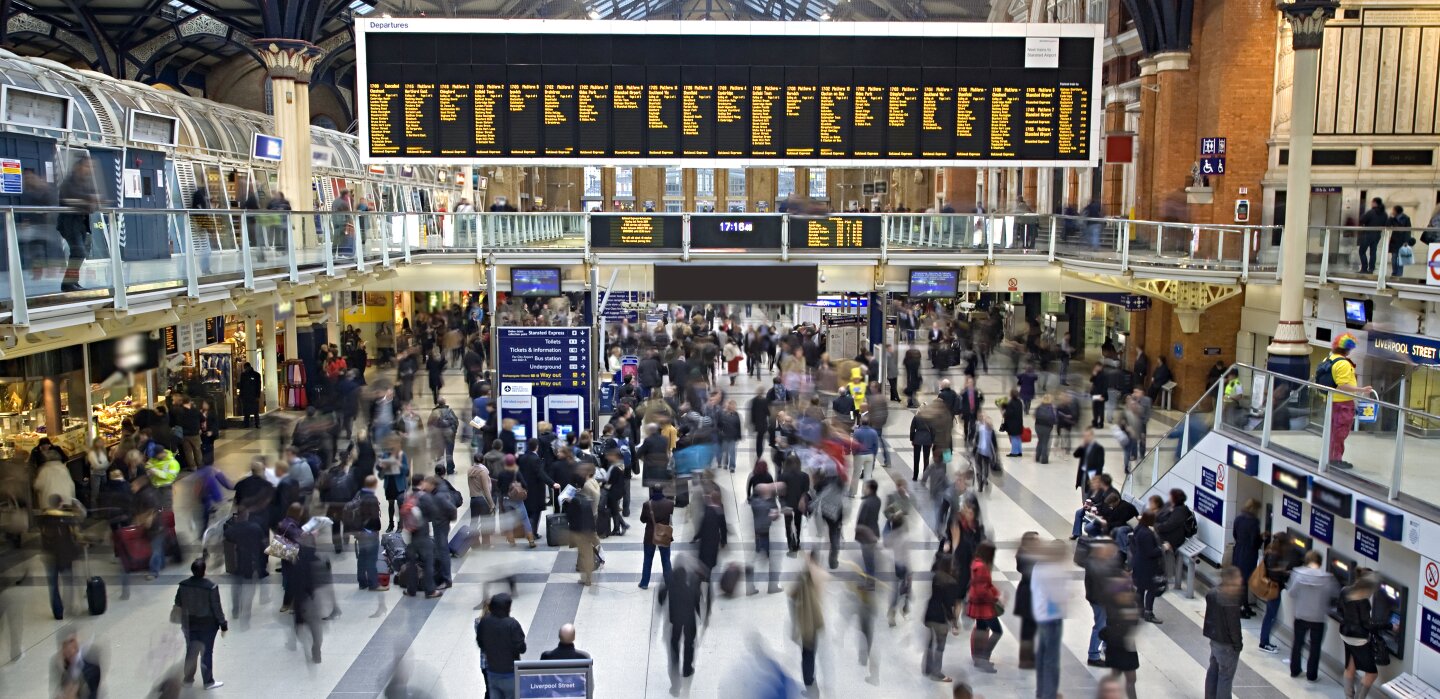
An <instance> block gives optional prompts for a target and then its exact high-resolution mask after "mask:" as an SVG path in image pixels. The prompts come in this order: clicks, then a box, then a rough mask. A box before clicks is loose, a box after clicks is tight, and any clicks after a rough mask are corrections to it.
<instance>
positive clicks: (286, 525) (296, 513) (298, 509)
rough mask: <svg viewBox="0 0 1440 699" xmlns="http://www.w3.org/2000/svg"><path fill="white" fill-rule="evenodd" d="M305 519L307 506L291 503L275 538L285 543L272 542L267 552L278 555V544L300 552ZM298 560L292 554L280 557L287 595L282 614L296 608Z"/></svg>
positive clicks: (283, 583) (282, 603)
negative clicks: (301, 524)
mask: <svg viewBox="0 0 1440 699" xmlns="http://www.w3.org/2000/svg"><path fill="white" fill-rule="evenodd" d="M305 519H306V517H305V506H304V505H301V504H300V503H298V502H292V503H290V509H288V510H286V511H285V518H284V519H282V520H280V524H278V525H276V527H275V537H276V538H278V539H284V542H271V545H270V547H269V548H268V549H266V551H265V552H266V553H268V554H270V555H272V556H275V555H277V551H279V550H280V549H279V548H277V546H276V544H277V543H284V544H288V545H287V546H285V548H287V549H288V548H291V547H294V548H295V550H296V551H297V552H298V551H299V548H298V547H299V545H300V537H301V536H303V535H304V532H302V531H301V529H300V522H301V521H303V520H305ZM287 556H288V557H287ZM298 560H299V558H298V557H296V556H291V555H290V554H286V555H283V556H280V586H281V589H282V590H283V591H284V593H285V594H284V597H282V598H281V600H280V613H281V614H285V613H288V612H290V611H291V610H292V609H293V608H294V603H295V593H296V589H295V588H296V570H295V564H296V561H298Z"/></svg>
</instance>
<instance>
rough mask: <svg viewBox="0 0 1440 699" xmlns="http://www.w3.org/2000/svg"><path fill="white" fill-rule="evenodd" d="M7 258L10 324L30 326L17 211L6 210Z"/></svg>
mask: <svg viewBox="0 0 1440 699" xmlns="http://www.w3.org/2000/svg"><path fill="white" fill-rule="evenodd" d="M4 226H5V258H6V260H7V261H8V262H9V264H10V275H9V276H10V322H11V323H13V324H14V325H22V326H23V325H29V324H30V304H29V299H27V298H25V267H24V266H23V265H21V263H20V230H19V229H18V228H17V227H16V226H15V210H14V209H6V210H5V222H4Z"/></svg>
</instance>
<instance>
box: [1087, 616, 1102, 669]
mask: <svg viewBox="0 0 1440 699" xmlns="http://www.w3.org/2000/svg"><path fill="white" fill-rule="evenodd" d="M1090 612H1091V613H1092V614H1093V615H1094V617H1095V625H1094V626H1091V627H1090V655H1089V658H1088V659H1090V660H1099V659H1100V647H1101V646H1103V645H1104V643H1102V642H1101V641H1100V632H1101V631H1104V630H1105V607H1104V605H1099V604H1093V603H1092V604H1091V605H1090Z"/></svg>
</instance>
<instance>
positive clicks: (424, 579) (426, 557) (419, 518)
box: [400, 475, 444, 599]
mask: <svg viewBox="0 0 1440 699" xmlns="http://www.w3.org/2000/svg"><path fill="white" fill-rule="evenodd" d="M411 484H412V488H413V489H412V490H411V491H410V494H409V495H408V496H406V498H405V504H403V505H401V506H400V526H401V528H403V529H404V530H405V531H407V532H409V533H410V551H412V552H414V554H415V561H414V562H413V563H409V564H408V565H413V566H414V567H415V570H414V571H413V572H412V573H411V574H410V576H409V579H408V580H406V584H405V594H406V595H408V596H410V597H414V596H415V588H416V587H420V588H424V590H425V599H435V598H437V597H439V596H440V595H442V594H444V593H442V592H440V591H438V590H436V589H435V540H434V539H432V538H431V537H430V522H431V521H433V520H434V519H436V517H435V498H434V497H433V496H432V495H431V493H433V492H434V491H435V478H434V477H433V476H431V477H429V478H426V477H425V476H419V475H417V476H415V477H414V480H413V481H412V482H411Z"/></svg>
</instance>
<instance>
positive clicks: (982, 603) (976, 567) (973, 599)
mask: <svg viewBox="0 0 1440 699" xmlns="http://www.w3.org/2000/svg"><path fill="white" fill-rule="evenodd" d="M998 601H1000V591H999V590H997V589H995V583H994V582H992V581H991V580H990V566H987V565H985V562H984V561H981V560H978V559H977V560H975V561H973V562H972V563H971V564H970V594H969V595H968V596H967V597H966V602H965V616H968V617H970V618H971V619H981V620H984V619H994V618H995V603H996V602H998Z"/></svg>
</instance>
